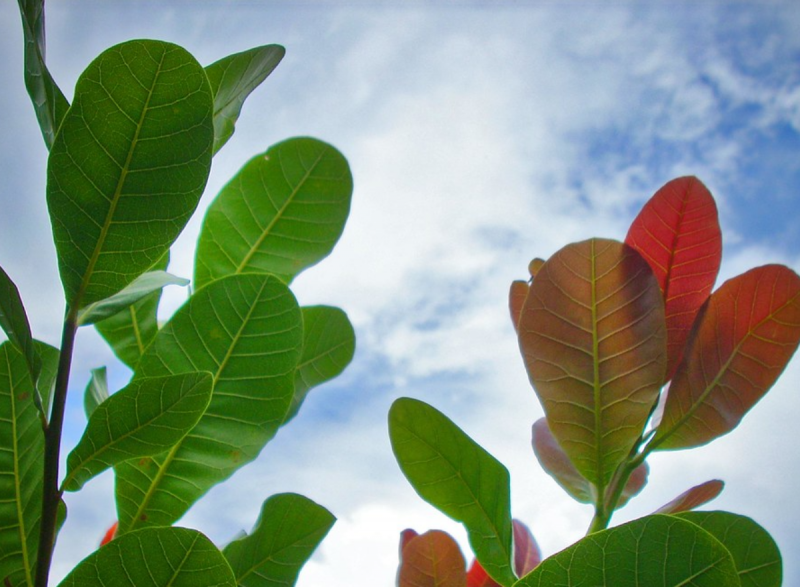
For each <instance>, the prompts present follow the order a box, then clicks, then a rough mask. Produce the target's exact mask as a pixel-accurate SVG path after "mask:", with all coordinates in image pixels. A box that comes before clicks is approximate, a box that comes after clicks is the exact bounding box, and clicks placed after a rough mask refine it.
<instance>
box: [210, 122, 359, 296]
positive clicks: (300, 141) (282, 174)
mask: <svg viewBox="0 0 800 587" xmlns="http://www.w3.org/2000/svg"><path fill="white" fill-rule="evenodd" d="M352 192H353V179H352V177H351V175H350V167H349V166H348V164H347V160H346V159H345V158H344V157H343V156H342V154H341V153H339V152H338V151H337V150H336V149H334V148H333V147H332V146H330V145H328V144H326V143H323V142H322V141H318V140H316V139H311V138H294V139H289V140H286V141H284V142H282V143H278V144H277V145H274V146H272V147H270V149H269V150H268V151H267V152H266V153H264V154H262V155H257V156H256V157H253V158H252V159H251V160H250V161H249V162H248V163H247V164H245V166H244V167H243V168H242V169H241V170H240V171H239V173H237V174H236V176H235V177H234V178H233V179H232V180H231V181H230V182H229V183H228V185H226V186H225V187H224V188H223V189H222V191H221V192H220V193H219V195H218V196H217V197H216V199H215V200H214V201H213V202H212V203H211V205H210V206H209V208H208V213H207V215H206V218H205V220H204V221H203V227H202V230H201V233H200V239H199V240H198V244H197V258H196V260H195V277H194V284H195V286H196V287H197V288H201V287H203V286H204V285H205V284H207V283H209V282H211V281H213V280H214V279H219V278H220V277H223V276H225V275H231V274H237V273H245V272H264V273H274V274H275V275H278V276H280V277H281V278H282V279H283V280H284V281H289V280H291V279H292V278H293V277H294V276H295V275H297V274H298V273H300V271H302V270H303V269H305V268H306V267H309V266H311V265H313V264H315V263H317V262H318V261H320V260H321V259H323V258H324V257H326V256H327V255H328V254H329V253H330V252H331V249H332V248H333V246H334V245H335V244H336V241H337V240H339V236H340V235H341V234H342V230H343V229H344V223H345V221H346V220H347V215H348V214H349V212H350V196H351V195H352Z"/></svg>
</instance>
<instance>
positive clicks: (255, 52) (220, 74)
mask: <svg viewBox="0 0 800 587" xmlns="http://www.w3.org/2000/svg"><path fill="white" fill-rule="evenodd" d="M285 54H286V49H284V48H283V47H281V46H280V45H265V46H263V47H254V48H253V49H249V50H247V51H242V52H241V53H235V54H233V55H228V56H227V57H223V58H222V59H220V60H219V61H216V62H214V63H212V64H211V65H209V66H208V67H206V75H208V81H209V82H210V83H211V91H212V92H213V93H214V153H216V152H217V151H219V150H220V149H221V148H222V147H223V145H224V144H225V143H227V142H228V139H230V138H231V135H233V131H234V127H235V125H236V121H237V120H238V118H239V113H240V112H241V111H242V105H243V104H244V101H245V100H246V99H247V97H248V96H249V95H250V93H251V92H252V91H253V90H255V89H256V88H257V87H258V86H259V85H261V82H263V81H264V80H265V79H267V76H268V75H269V74H270V73H272V71H273V70H274V69H275V68H276V67H277V66H278V63H280V62H281V59H283V56H284V55H285Z"/></svg>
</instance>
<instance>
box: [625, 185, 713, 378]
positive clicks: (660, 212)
mask: <svg viewBox="0 0 800 587" xmlns="http://www.w3.org/2000/svg"><path fill="white" fill-rule="evenodd" d="M625 243H626V244H628V245H630V246H632V247H633V248H634V249H636V250H637V251H639V253H640V254H641V255H642V256H643V257H644V258H645V259H646V260H647V262H648V263H650V267H652V269H653V273H655V276H656V278H657V279H658V284H659V286H660V287H661V291H662V292H663V293H664V300H665V316H666V320H667V355H668V361H667V374H666V378H665V379H671V378H672V375H673V374H674V373H675V369H676V368H677V367H678V363H679V362H680V360H681V357H682V356H683V350H684V347H685V345H686V340H687V339H688V337H689V332H690V331H691V329H692V323H693V322H694V319H695V316H697V312H698V311H699V310H700V307H701V306H702V305H703V303H704V302H705V301H706V300H707V299H708V296H709V294H711V289H712V288H713V287H714V282H715V281H716V279H717V273H718V272H719V265H720V260H721V259H722V234H721V232H720V228H719V219H718V218H717V206H716V204H715V203H714V198H713V197H712V195H711V192H709V191H708V189H707V188H706V186H704V185H703V183H702V182H701V181H700V180H699V179H697V178H696V177H691V176H690V177H679V178H678V179H673V180H672V181H670V182H667V183H666V184H665V185H664V186H663V187H662V188H661V189H659V190H658V191H657V192H656V193H655V195H654V196H653V197H652V198H651V199H650V200H649V201H648V202H647V204H645V206H644V208H642V211H641V212H639V215H638V216H637V217H636V219H635V220H634V221H633V224H632V225H631V227H630V230H629V231H628V236H627V237H626V238H625Z"/></svg>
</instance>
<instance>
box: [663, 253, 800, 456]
mask: <svg viewBox="0 0 800 587" xmlns="http://www.w3.org/2000/svg"><path fill="white" fill-rule="evenodd" d="M798 342H800V277H798V276H797V274H796V273H795V272H794V271H792V270H791V269H789V268H788V267H784V266H783V265H766V266H764V267H758V268H756V269H751V270H750V271H748V272H747V273H744V274H743V275H739V276H738V277H734V278H733V279H730V280H728V281H726V282H725V283H724V284H723V285H722V287H720V288H719V290H717V291H716V292H714V294H713V295H712V296H711V298H710V299H709V300H708V303H707V304H706V306H705V307H704V308H703V311H702V312H701V315H700V316H699V317H698V321H697V325H696V326H695V330H694V331H693V332H692V336H691V339H690V341H689V346H688V347H687V351H686V357H685V360H684V361H683V363H681V365H680V367H679V368H678V371H677V372H676V373H675V377H674V379H673V381H672V383H671V385H670V388H669V392H668V394H667V402H666V405H665V407H664V416H663V417H662V419H661V423H660V424H659V425H658V429H657V432H656V435H655V437H654V438H653V440H652V441H651V443H650V447H651V448H650V450H653V449H656V448H657V449H659V450H664V449H667V450H668V449H679V448H690V447H693V446H700V445H702V444H706V443H708V442H710V441H712V440H714V439H715V438H717V437H719V436H722V435H723V434H726V433H728V432H730V431H731V430H733V429H734V428H735V427H736V426H737V425H738V424H739V422H740V421H741V419H742V418H743V417H744V415H745V414H746V413H747V411H748V410H750V408H752V407H753V405H754V404H755V403H756V402H757V401H758V400H759V399H761V397H762V396H763V395H764V394H765V393H766V392H767V391H768V390H769V388H770V387H772V385H773V384H774V383H775V381H776V380H777V379H778V377H779V376H780V374H781V373H782V372H783V369H784V368H785V367H786V364H787V363H788V362H789V359H791V357H792V355H793V354H794V352H795V350H796V349H797V345H798Z"/></svg>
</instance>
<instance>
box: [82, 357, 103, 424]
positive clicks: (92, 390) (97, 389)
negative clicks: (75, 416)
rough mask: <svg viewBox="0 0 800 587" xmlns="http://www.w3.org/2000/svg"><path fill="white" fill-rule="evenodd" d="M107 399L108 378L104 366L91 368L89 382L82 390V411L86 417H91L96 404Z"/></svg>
mask: <svg viewBox="0 0 800 587" xmlns="http://www.w3.org/2000/svg"><path fill="white" fill-rule="evenodd" d="M107 399H108V378H107V376H106V368H105V367H99V368H97V369H92V373H91V376H90V377H89V383H87V384H86V390H85V391H84V392H83V411H84V413H85V414H86V418H91V417H92V413H93V412H94V411H95V409H96V408H97V406H99V405H100V404H102V403H103V402H104V401H106V400H107Z"/></svg>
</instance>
